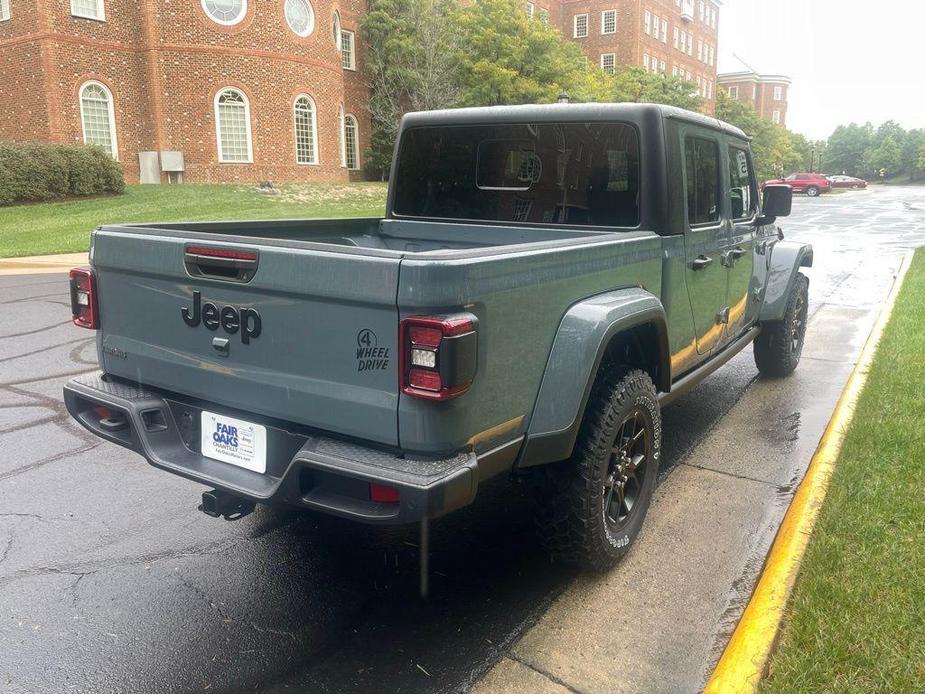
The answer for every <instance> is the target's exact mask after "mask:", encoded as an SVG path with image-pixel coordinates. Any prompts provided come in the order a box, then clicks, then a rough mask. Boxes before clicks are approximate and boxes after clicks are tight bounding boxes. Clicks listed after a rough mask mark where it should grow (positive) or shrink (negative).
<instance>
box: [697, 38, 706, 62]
mask: <svg viewBox="0 0 925 694" xmlns="http://www.w3.org/2000/svg"><path fill="white" fill-rule="evenodd" d="M697 60H698V61H699V62H701V63H702V62H704V59H703V39H697Z"/></svg>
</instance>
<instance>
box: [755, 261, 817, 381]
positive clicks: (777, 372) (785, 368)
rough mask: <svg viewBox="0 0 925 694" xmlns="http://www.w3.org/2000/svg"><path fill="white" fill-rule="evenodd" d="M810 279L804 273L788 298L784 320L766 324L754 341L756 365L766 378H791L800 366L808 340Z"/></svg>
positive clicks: (798, 277) (799, 274)
mask: <svg viewBox="0 0 925 694" xmlns="http://www.w3.org/2000/svg"><path fill="white" fill-rule="evenodd" d="M808 309H809V279H807V277H806V275H804V274H803V273H802V272H798V273H797V278H796V281H795V282H794V283H793V288H792V289H791V290H790V296H789V297H788V298H787V309H786V310H785V311H784V318H783V320H779V321H767V322H766V323H763V324H762V326H761V332H760V333H758V337H757V338H755V365H756V366H757V367H758V370H759V371H760V372H761V373H762V374H764V375H765V376H775V377H781V376H788V375H790V374H791V373H793V370H794V369H796V368H797V364H799V363H800V355H801V354H803V343H804V341H805V339H806V317H807V314H808Z"/></svg>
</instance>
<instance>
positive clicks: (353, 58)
mask: <svg viewBox="0 0 925 694" xmlns="http://www.w3.org/2000/svg"><path fill="white" fill-rule="evenodd" d="M347 36H349V39H348V40H347V43H349V44H350V64H349V65H345V64H344V46H345V45H346V44H345V43H344V39H345V38H347ZM340 37H341V38H340V55H341V61H340V64H341V67H343V68H344V70H356V69H357V35H356V32H353V31H350V30H349V29H341V30H340Z"/></svg>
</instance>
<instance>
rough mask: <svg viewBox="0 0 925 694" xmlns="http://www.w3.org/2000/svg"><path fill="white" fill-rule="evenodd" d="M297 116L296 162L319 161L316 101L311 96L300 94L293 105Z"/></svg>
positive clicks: (309, 162)
mask: <svg viewBox="0 0 925 694" xmlns="http://www.w3.org/2000/svg"><path fill="white" fill-rule="evenodd" d="M293 115H294V117H295V161H296V164H317V163H318V130H317V128H316V127H315V126H316V124H317V120H316V118H315V102H314V101H312V98H311V97H310V96H307V95H306V94H300V95H299V96H297V97H296V100H295V104H294V105H293Z"/></svg>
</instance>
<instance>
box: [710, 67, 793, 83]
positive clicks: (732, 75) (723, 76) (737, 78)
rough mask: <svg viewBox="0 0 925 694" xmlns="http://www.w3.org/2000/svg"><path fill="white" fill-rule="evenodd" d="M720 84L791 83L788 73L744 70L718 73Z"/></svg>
mask: <svg viewBox="0 0 925 694" xmlns="http://www.w3.org/2000/svg"><path fill="white" fill-rule="evenodd" d="M716 81H717V83H719V84H722V83H723V82H783V83H784V84H791V81H790V78H789V77H787V75H760V74H758V73H757V72H751V71H748V70H743V71H741V72H721V73H719V74H717V75H716Z"/></svg>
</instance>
